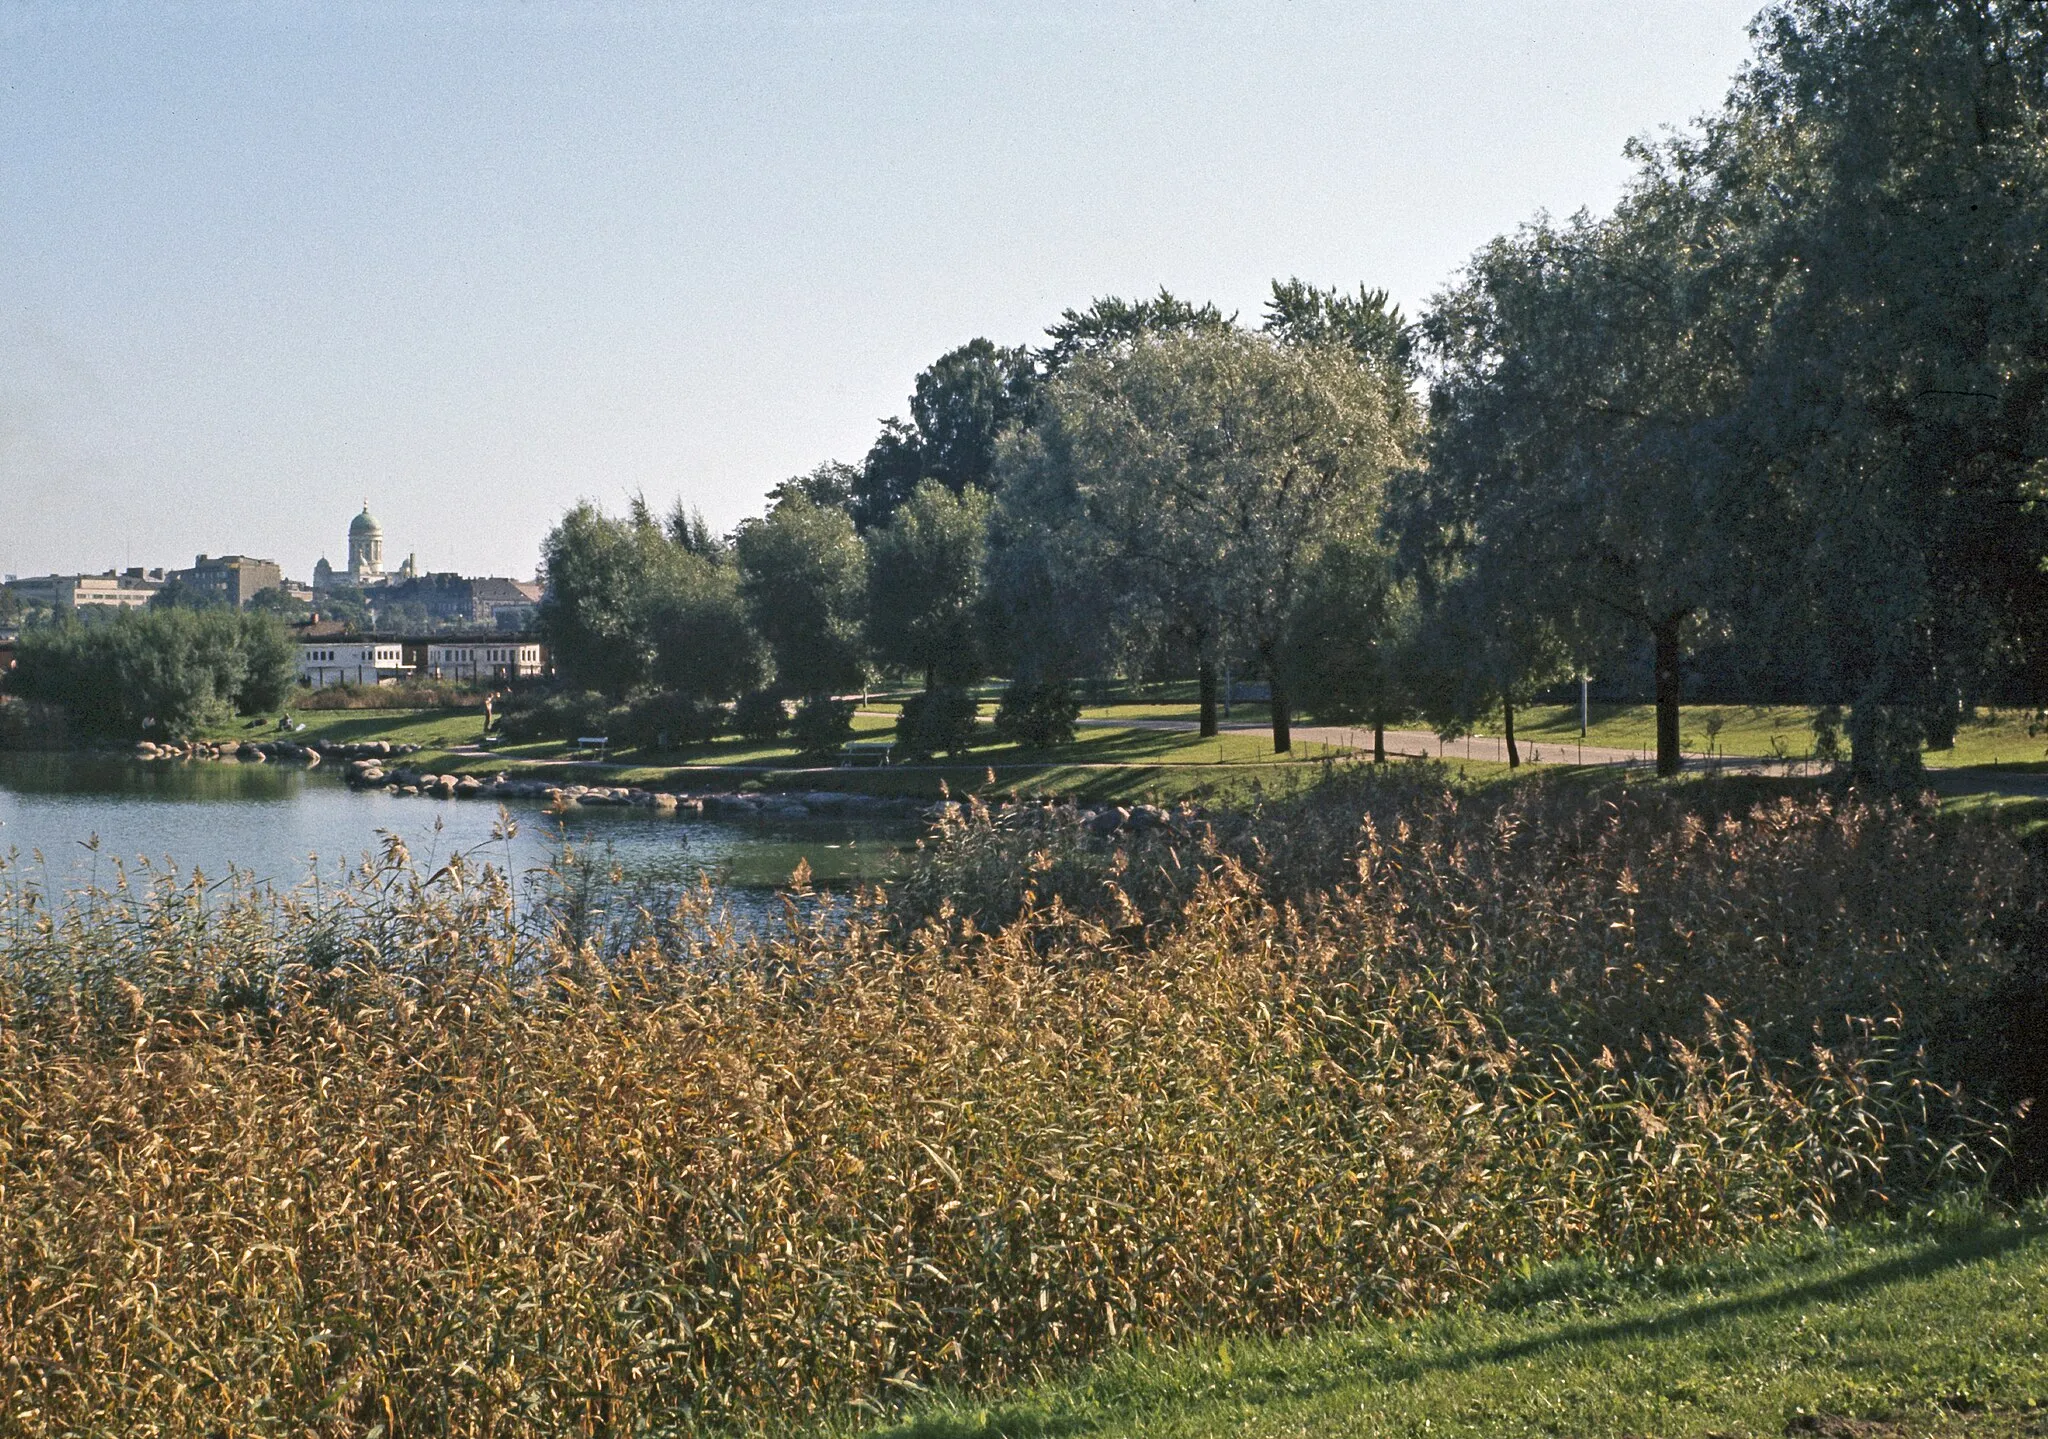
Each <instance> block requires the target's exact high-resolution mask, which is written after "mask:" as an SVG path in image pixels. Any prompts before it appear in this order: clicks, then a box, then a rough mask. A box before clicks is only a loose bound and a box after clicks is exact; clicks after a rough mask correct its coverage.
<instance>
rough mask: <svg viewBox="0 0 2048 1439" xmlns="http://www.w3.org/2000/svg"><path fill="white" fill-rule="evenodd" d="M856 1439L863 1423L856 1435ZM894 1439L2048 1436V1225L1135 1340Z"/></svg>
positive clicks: (1762, 1253)
mask: <svg viewBox="0 0 2048 1439" xmlns="http://www.w3.org/2000/svg"><path fill="white" fill-rule="evenodd" d="M870 1432H873V1431H870ZM881 1432H885V1433H887V1434H888V1435H891V1436H894V1439H997V1437H998V1436H1003V1439H1022V1436H1027V1435H1029V1436H1052V1435H1071V1436H1101V1439H1114V1436H1126V1435H1128V1436H1139V1435H1144V1436H1159V1439H1165V1436H1175V1439H1204V1436H1222V1435H1251V1436H1258V1435H1272V1436H1282V1435H1285V1436H1290V1439H1318V1436H1331V1439H1335V1436H1340V1435H1341V1436H1358V1439H1371V1436H1388V1439H1392V1436H1430V1439H1453V1436H1460V1435H1469V1436H1475V1439H1476V1436H1487V1439H1503V1436H1521V1435H1527V1436H1545V1439H1550V1436H1572V1439H1601V1436H1614V1439H1621V1437H1622V1436H1655V1439H1679V1436H1699V1439H1706V1436H1714V1435H1719V1436H1759V1439H1761V1436H1779V1435H1793V1436H1796V1435H1800V1434H1813V1435H1817V1436H1835V1439H1891V1436H1917V1435H1973V1436H2019V1435H2042V1434H2048V1214H2044V1213H2043V1212H2042V1210H2041V1209H2040V1208H2039V1207H2036V1208H2035V1209H2033V1210H2032V1211H2030V1212H2029V1213H2028V1214H2027V1215H2026V1216H2025V1217H2024V1218H2021V1219H2009V1218H2006V1219H1962V1220H1957V1221H1955V1222H1953V1223H1951V1224H1948V1225H1935V1224H1928V1225H1926V1226H1923V1227H1922V1228H1920V1229H1919V1230H1918V1231H1917V1232H1915V1231H1892V1232H1881V1231H1861V1232H1835V1233H1830V1234H1808V1235H1806V1236H1803V1237H1798V1238H1792V1239H1787V1240H1784V1241H1782V1242H1779V1243H1775V1244H1770V1245H1759V1246H1755V1247H1752V1248H1750V1249H1747V1250H1743V1251H1738V1252H1735V1253H1732V1254H1728V1255H1723V1256H1719V1257H1715V1258H1710V1259H1707V1260H1705V1261H1702V1262H1701V1263H1698V1264H1696V1265H1692V1266H1686V1267H1679V1268H1674V1269H1670V1270H1664V1271H1658V1272H1653V1273H1649V1274H1637V1275H1615V1274H1611V1273H1608V1272H1605V1271H1604V1270H1603V1269H1602V1268H1601V1267H1599V1266H1597V1265H1587V1264H1581V1265H1564V1266H1559V1267H1557V1268H1554V1269H1550V1270H1544V1271H1538V1272H1535V1273H1533V1274H1530V1275H1527V1276H1525V1277H1522V1278H1519V1279H1517V1280H1514V1281H1511V1282H1510V1283H1508V1284H1506V1285H1503V1286H1501V1287H1500V1289H1498V1290H1497V1291H1496V1293H1495V1294H1494V1295H1493V1296H1491V1297H1490V1299H1489V1300H1488V1301H1486V1302H1482V1303H1473V1304H1469V1305H1465V1306H1461V1307H1458V1308H1454V1309H1451V1310H1448V1311H1445V1312H1441V1313H1439V1314H1437V1315H1435V1316H1432V1317H1430V1318H1427V1319H1424V1320H1422V1321H1419V1322H1410V1323H1399V1322H1388V1323H1382V1324H1374V1325H1369V1326H1366V1327H1364V1328H1359V1329H1354V1330H1349V1331H1345V1332H1339V1333H1333V1334H1327V1335H1323V1336H1320V1337H1316V1338H1310V1339H1302V1340H1295V1341H1286V1342H1257V1341H1253V1342H1240V1341H1235V1340H1233V1341H1231V1342H1229V1343H1207V1344H1200V1345H1194V1346H1190V1347H1188V1348H1185V1349H1182V1350H1180V1351H1177V1352H1169V1353H1145V1352H1133V1353H1129V1354H1125V1355H1122V1356H1119V1357H1117V1358H1114V1359H1112V1360H1109V1361H1107V1362H1105V1363H1104V1364H1102V1365H1100V1366H1098V1367H1096V1368H1093V1369H1091V1370H1088V1371H1085V1372H1082V1373H1080V1374H1077V1375H1075V1376H1072V1377H1071V1378H1069V1379H1067V1380H1065V1381H1064V1382H1057V1383H1052V1384H1048V1385H1045V1386H1042V1387H1038V1388H1032V1389H1027V1390H1025V1391H1024V1392H1022V1393H1020V1394H1018V1395H1016V1396H1014V1397H1011V1398H1009V1399H1007V1400H1003V1401H999V1402H996V1403H992V1404H988V1405H969V1404H946V1403H941V1404H935V1405H934V1406H932V1407H931V1408H929V1409H928V1410H927V1411H925V1412H924V1413H922V1414H919V1415H917V1416H916V1417H915V1418H913V1419H911V1420H910V1421H908V1422H907V1423H900V1424H898V1425H897V1426H895V1427H893V1428H891V1429H888V1430H886V1431H881Z"/></svg>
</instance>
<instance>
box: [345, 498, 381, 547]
mask: <svg viewBox="0 0 2048 1439" xmlns="http://www.w3.org/2000/svg"><path fill="white" fill-rule="evenodd" d="M383 533H384V527H383V526H382V525H380V524H378V523H377V522H376V521H375V520H373V519H371V518H370V502H369V501H368V500H364V501H363V512H362V513H361V514H359V515H357V516H356V517H355V518H354V519H352V520H350V521H349V522H348V534H349V538H350V539H354V538H355V537H356V536H358V535H382V534H383Z"/></svg>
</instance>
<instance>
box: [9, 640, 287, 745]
mask: <svg viewBox="0 0 2048 1439" xmlns="http://www.w3.org/2000/svg"><path fill="white" fill-rule="evenodd" d="M295 660H296V653H295V647H294V645H293V643H292V639H291V636H290V634H289V632H288V631H287V630H286V629H285V627H284V625H283V624H282V623H280V622H279V621H278V620H277V619H276V618H275V617H274V616H270V615H265V614H260V613H251V612H237V611H235V610H232V609H203V610H193V609H183V608H177V607H170V608H163V609H148V610H126V609H123V610H117V611H115V612H113V613H112V614H109V615H93V616H91V617H89V618H79V617H76V616H68V617H62V618H59V619H57V620H54V621H52V622H49V623H44V624H38V625H33V626H30V627H29V628H26V629H24V630H23V631H22V632H21V637H20V639H19V640H18V641H17V646H16V652H15V668H14V670H13V672H12V673H11V674H9V675H8V677H7V688H8V692H9V693H10V694H11V695H13V696H15V697H17V698H19V699H23V700H28V701H33V702H36V703H41V704H47V705H52V706H56V707H58V708H60V709H61V710H62V711H63V712H64V715H65V719H66V723H67V726H68V729H69V731H70V733H71V734H72V735H74V736H76V737H79V738H85V739H95V740H119V739H134V738H139V737H144V736H148V737H155V738H166V739H182V738H186V737H189V736H190V735H192V734H194V733H197V732H198V731H200V730H203V729H205V728H207V727H209V726H215V725H219V724H221V723H224V722H225V721H227V720H229V719H231V718H232V717H234V716H237V715H255V714H265V713H269V712H271V711H275V710H277V709H278V708H280V707H281V706H282V705H283V704H284V702H285V700H286V697H287V696H289V695H290V693H291V690H292V685H293V682H294V678H295V673H296V665H295Z"/></svg>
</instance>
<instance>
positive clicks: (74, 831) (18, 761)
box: [0, 754, 910, 914]
mask: <svg viewBox="0 0 2048 1439" xmlns="http://www.w3.org/2000/svg"><path fill="white" fill-rule="evenodd" d="M500 812H501V811H500V805H499V803H497V802H495V801H490V800H455V799H450V800H436V799H429V798H424V797H413V796H401V795H394V794H390V793H387V792H385V791H381V790H378V791H369V792H357V791H353V790H350V789H349V788H348V787H347V786H345V785H344V784H343V783H342V782H341V779H340V776H339V774H338V773H335V772H332V771H330V772H327V773H322V772H321V771H320V770H318V769H314V770H310V771H309V770H305V769H301V768H298V767H295V766H288V765H269V764H219V763H208V762H172V763H161V762H139V761H133V760H129V759H126V758H124V757H121V756H116V755H91V754H77V755H74V754H0V856H6V855H8V854H9V853H10V851H11V852H12V853H13V856H14V857H13V859H12V861H11V862H10V863H9V865H8V868H7V873H8V875H10V876H11V877H12V878H13V879H15V880H16V881H20V880H24V879H25V880H28V881H29V882H32V883H35V884H37V885H38V886H39V887H41V888H42V889H43V890H44V891H45V892H46V893H48V894H51V895H53V896H54V895H59V894H64V893H69V892H73V891H76V890H78V889H80V888H83V887H85V886H88V885H93V884H101V885H104V884H108V883H111V882H112V881H113V879H114V878H115V874H116V865H117V864H118V865H120V866H123V867H125V868H127V869H128V870H129V872H131V873H133V872H135V871H136V870H138V869H143V870H153V871H156V872H164V871H166V870H172V869H175V870H176V871H178V872H179V873H181V874H185V875H190V874H192V873H193V872H194V871H197V872H198V873H200V874H202V875H204V876H205V877H206V878H208V879H209V880H214V879H225V878H227V876H228V875H229V873H230V871H231V870H233V871H236V872H239V873H241V874H243V875H246V876H248V877H249V878H250V879H252V880H253V881H255V882H258V883H262V884H268V885H272V886H276V887H279V888H290V887H295V886H297V885H299V884H302V883H304V882H306V881H308V880H309V879H311V878H313V877H315V876H316V875H317V876H318V877H319V878H320V879H321V880H322V881H323V882H332V881H338V880H340V879H341V878H342V877H343V876H344V874H345V873H346V872H348V871H351V870H353V869H355V868H356V867H357V866H358V865H360V864H361V863H362V861H363V860H364V858H365V857H366V856H368V855H370V854H372V853H374V852H381V850H382V849H383V847H384V844H385V842H386V839H385V837H386V836H395V837H396V838H397V839H399V840H400V841H401V842H402V843H403V844H404V845H405V847H406V849H407V850H408V851H409V852H410V853H411V855H412V857H413V859H414V861H415V862H416V863H418V864H420V865H422V866H425V867H428V868H432V867H435V866H438V865H440V864H442V863H445V862H446V861H447V859H448V858H449V857H450V856H452V855H455V854H458V853H460V854H463V855H466V856H468V857H470V859H471V860H472V861H473V862H474V863H477V864H490V865H493V866H495V867H497V868H499V869H500V870H503V871H505V872H507V873H509V874H511V875H514V876H527V875H530V874H532V873H535V872H537V871H540V870H543V869H545V868H547V867H549V866H550V865H551V864H553V863H554V862H555V861H556V860H557V859H558V857H559V854H560V852H561V849H562V847H563V845H564V844H565V843H566V844H568V845H569V846H570V847H571V848H572V849H573V850H574V851H575V852H577V853H578V854H580V855H582V856H583V857H584V858H585V859H586V860H587V861H589V862H591V863H592V864H594V865H597V866H599V867H601V868H602V870H603V871H604V872H605V873H606V874H608V875H612V874H615V875H616V876H617V877H618V881H619V883H620V884H621V885H622V886H624V887H625V889H626V890H627V891H637V892H641V893H645V894H650V895H651V894H656V893H659V892H662V891H671V892H672V891H673V890H674V889H676V888H678V887H682V886H694V885H696V884H698V883H700V882H701V881H702V880H703V879H704V878H706V877H708V878H709V879H710V880H711V882H712V883H713V884H714V885H717V886H719V887H721V888H724V889H727V890H730V891H731V892H732V893H731V895H730V898H731V900H732V901H733V902H734V903H733V907H734V909H735V910H756V911H759V912H762V913H768V912H771V911H772V912H773V913H777V914H779V913H780V906H779V904H774V903H773V902H772V901H771V900H770V898H769V894H768V891H769V890H770V889H771V888H772V887H774V886H777V885H781V884H784V883H786V882H787V881H788V879H789V876H790V874H791V872H792V871H793V870H795V869H796V867H797V865H798V864H799V863H803V864H807V865H808V866H809V868H810V870H811V873H812V875H813V878H814V880H815V882H816V883H817V884H819V885H820V886H821V887H826V888H842V889H843V888H848V887H850V886H852V885H853V884H855V883H858V882H861V881H865V880H876V879H881V878H885V877H886V876H888V875H889V874H890V873H891V872H892V871H893V869H894V867H895V866H896V864H897V863H898V860H899V857H900V855H901V853H902V851H903V850H904V849H905V848H906V847H907V846H908V845H909V843H910V830H909V829H908V827H906V826H904V825H903V824H901V823H891V822H886V821H875V820H863V819H845V818H833V819H825V818H819V819H812V820H807V821H783V822H763V821H738V820H733V819H727V818H720V819H681V820H679V819H674V818H662V817H659V816H657V815H654V814H651V813H649V812H647V811H645V810H638V809H623V808H621V809H602V810H575V811H571V812H570V813H569V814H567V815H561V816H555V815H550V814H547V813H546V812H544V810H543V809H542V807H541V806H540V805H539V804H538V803H534V802H518V801H515V802H513V803H512V804H510V805H509V806H507V807H506V812H508V813H509V814H510V816H511V818H512V820H513V830H514V832H513V833H512V834H510V835H509V836H508V835H506V834H505V833H504V832H503V828H502V826H501V824H500ZM95 840H96V841H97V842H96V844H95V843H94V841H95Z"/></svg>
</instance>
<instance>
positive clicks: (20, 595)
mask: <svg viewBox="0 0 2048 1439" xmlns="http://www.w3.org/2000/svg"><path fill="white" fill-rule="evenodd" d="M163 587H164V572H163V571H162V570H143V569H140V568H136V569H128V570H122V571H119V572H118V573H117V572H116V571H114V570H108V571H106V572H105V573H103V574H97V575H30V576H27V577H25V578H22V579H14V580H9V581H7V590H8V592H9V593H10V594H12V595H13V596H14V597H15V598H16V599H18V600H20V601H21V602H22V603H23V604H31V605H46V606H48V607H49V608H51V609H53V610H59V611H70V610H79V609H98V608H105V609H133V608H140V607H141V606H143V605H147V604H148V603H149V602H150V600H151V599H153V598H154V597H155V595H156V592H157V591H158V590H160V589H162V588H163Z"/></svg>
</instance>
